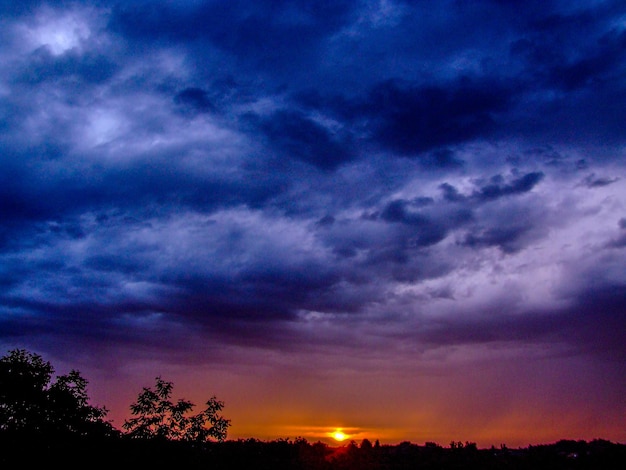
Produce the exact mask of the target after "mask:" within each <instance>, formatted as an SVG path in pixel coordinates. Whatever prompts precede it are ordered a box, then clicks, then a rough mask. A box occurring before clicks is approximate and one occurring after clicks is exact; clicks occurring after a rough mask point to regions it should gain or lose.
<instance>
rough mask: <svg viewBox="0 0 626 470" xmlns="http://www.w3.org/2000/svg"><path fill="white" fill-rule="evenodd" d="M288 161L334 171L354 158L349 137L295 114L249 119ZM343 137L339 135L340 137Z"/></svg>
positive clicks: (285, 113)
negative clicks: (292, 160) (299, 161)
mask: <svg viewBox="0 0 626 470" xmlns="http://www.w3.org/2000/svg"><path fill="white" fill-rule="evenodd" d="M247 120H248V121H250V122H251V123H253V125H255V127H257V128H258V129H259V130H260V131H261V133H262V134H263V135H264V136H265V137H266V139H267V142H268V145H269V146H271V147H274V148H276V149H277V150H278V151H279V152H280V153H281V154H282V155H283V156H284V157H285V158H295V159H298V160H302V161H304V162H307V163H310V164H312V165H313V166H316V167H318V168H319V169H321V170H333V169H335V168H337V167H338V166H339V165H341V164H342V163H344V162H346V161H349V160H350V159H352V158H353V155H354V152H353V149H352V148H351V144H350V138H349V136H344V135H341V133H338V132H334V131H332V130H329V129H327V128H325V127H324V126H322V125H321V124H319V123H317V122H315V121H313V120H312V119H310V118H308V117H307V116H305V115H303V114H302V113H298V112H295V111H278V112H276V113H273V114H272V115H270V116H267V117H265V118H257V117H255V116H249V117H247ZM337 134H339V135H337Z"/></svg>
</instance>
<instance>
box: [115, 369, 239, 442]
mask: <svg viewBox="0 0 626 470" xmlns="http://www.w3.org/2000/svg"><path fill="white" fill-rule="evenodd" d="M172 388H173V383H172V382H167V381H165V380H163V379H162V378H161V377H157V378H156V384H155V387H154V389H153V388H150V387H144V388H143V391H142V392H141V393H140V394H139V396H138V397H137V401H136V402H135V403H133V404H132V405H131V406H130V409H131V413H132V414H133V416H134V417H133V418H131V419H129V420H126V421H125V422H124V425H123V428H124V429H125V430H126V431H127V432H128V435H130V436H131V437H135V438H161V439H168V440H174V441H193V442H206V441H209V440H211V439H215V440H217V441H223V440H224V439H225V438H226V434H227V430H228V427H229V426H230V420H228V419H225V418H224V417H222V416H221V415H220V414H219V412H220V411H221V410H222V408H223V407H224V403H223V402H221V401H219V400H217V398H216V397H215V396H213V397H211V398H209V399H208V400H207V402H206V408H205V409H204V410H203V411H202V412H200V413H198V414H195V415H190V414H189V413H190V412H191V411H192V409H193V407H194V406H195V405H194V404H193V403H192V402H190V401H188V400H184V399H182V398H181V399H179V400H178V401H176V402H173V401H171V400H170V397H171V394H172Z"/></svg>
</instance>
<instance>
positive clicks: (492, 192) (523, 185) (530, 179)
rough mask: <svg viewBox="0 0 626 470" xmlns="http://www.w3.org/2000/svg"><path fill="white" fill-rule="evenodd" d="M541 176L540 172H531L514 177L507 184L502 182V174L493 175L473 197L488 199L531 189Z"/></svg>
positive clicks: (482, 199)
mask: <svg viewBox="0 0 626 470" xmlns="http://www.w3.org/2000/svg"><path fill="white" fill-rule="evenodd" d="M543 177H544V174H543V173H541V172H532V173H527V174H525V175H524V176H521V177H519V178H516V179H514V180H513V181H511V182H510V183H508V184H503V178H502V176H500V175H498V176H494V177H492V178H491V181H490V183H489V184H487V185H486V186H483V187H482V188H480V190H479V191H478V192H475V193H474V194H473V197H474V198H476V199H478V200H481V201H488V200H492V199H497V198H500V197H503V196H511V195H515V194H522V193H525V192H528V191H530V190H532V189H533V188H534V187H535V185H536V184H537V183H539V181H541V180H542V178H543Z"/></svg>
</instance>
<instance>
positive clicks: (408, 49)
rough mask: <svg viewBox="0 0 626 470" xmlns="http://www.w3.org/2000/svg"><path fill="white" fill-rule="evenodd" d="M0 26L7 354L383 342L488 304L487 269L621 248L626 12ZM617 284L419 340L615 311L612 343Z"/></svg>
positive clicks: (331, 8) (58, 12)
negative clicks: (53, 339)
mask: <svg viewBox="0 0 626 470" xmlns="http://www.w3.org/2000/svg"><path fill="white" fill-rule="evenodd" d="M0 9H1V10H0V11H2V13H3V15H2V20H1V21H2V26H3V28H2V32H1V33H0V35H1V36H2V39H3V40H4V41H3V46H1V47H0V60H2V62H3V63H4V64H6V66H5V67H3V68H2V71H0V113H1V119H0V165H1V166H2V168H1V171H0V217H1V219H2V224H1V225H0V264H1V265H2V267H1V268H0V305H1V307H0V308H1V309H2V310H1V311H0V316H1V317H2V320H1V321H2V327H1V328H0V330H1V331H2V333H1V335H2V336H3V337H4V338H7V337H16V336H20V335H25V336H29V335H33V336H37V335H39V334H41V333H44V332H45V333H50V334H59V335H65V336H64V337H70V336H74V337H77V338H78V337H81V336H88V337H89V338H90V339H94V338H99V339H100V340H101V341H106V340H109V339H111V338H115V339H116V340H117V339H119V341H121V342H125V341H127V342H128V343H132V342H133V341H139V342H142V344H147V343H150V342H151V341H153V342H154V344H158V343H159V342H160V341H161V340H160V339H158V338H156V339H155V338H153V339H150V331H151V330H150V328H152V327H153V328H155V331H157V332H162V331H164V330H163V329H166V328H167V327H168V326H171V325H179V326H180V327H181V328H182V330H181V331H186V330H185V329H186V328H195V327H198V329H199V330H201V331H203V332H209V333H210V334H215V335H216V336H215V338H218V339H219V338H220V334H224V335H225V336H224V338H226V339H224V341H234V342H237V343H238V344H245V343H246V342H251V343H255V344H263V345H264V346H270V345H273V346H275V347H281V346H283V344H282V343H281V342H282V341H284V340H285V336H284V335H287V334H288V333H291V334H292V335H294V339H293V340H292V342H293V344H294V346H293V347H294V348H295V347H296V346H298V345H299V344H300V343H299V342H298V339H300V338H299V337H297V334H298V333H297V331H298V328H299V327H301V326H302V325H308V323H307V321H311V322H312V324H313V325H315V321H314V320H304V319H308V318H314V319H315V318H318V317H321V318H324V319H328V320H323V321H328V322H331V323H332V322H333V321H335V319H337V318H342V319H343V318H349V319H350V321H354V322H355V323H359V322H363V323H368V324H369V323H371V325H372V328H374V329H376V328H379V327H381V328H382V329H384V327H387V326H389V325H395V323H394V322H399V321H401V320H398V318H402V316H401V315H397V314H396V313H397V312H398V311H405V310H411V309H415V311H416V312H417V313H416V317H417V318H424V317H421V316H420V315H419V313H420V312H421V310H427V309H429V308H430V302H434V301H435V300H434V299H439V300H441V299H446V300H448V301H454V299H457V298H462V297H463V295H467V296H469V297H472V296H475V298H479V297H480V296H481V295H484V296H485V297H488V296H489V295H491V293H489V292H487V293H484V292H483V291H487V290H488V289H489V288H490V287H489V286H491V284H490V282H486V281H485V279H487V278H489V276H492V275H493V273H492V271H498V273H500V272H504V274H502V276H503V277H506V275H508V276H510V277H511V278H513V279H514V281H511V282H512V283H514V282H516V281H515V279H517V278H516V276H517V271H516V270H518V269H522V268H520V267H519V266H531V267H530V268H528V269H529V272H530V274H529V276H530V277H532V276H533V275H534V273H535V271H533V269H535V270H536V272H543V270H544V269H545V266H543V265H542V262H543V261H542V260H541V259H539V260H538V259H536V258H534V257H533V253H534V252H535V251H539V250H545V251H546V252H549V253H551V256H554V258H555V259H554V260H553V262H551V264H550V265H551V266H552V265H562V264H564V263H565V261H564V260H563V259H562V258H561V256H562V257H565V258H567V260H569V259H570V258H568V257H571V259H572V261H571V263H572V265H574V266H577V265H578V264H584V263H589V264H590V265H592V267H596V268H597V271H602V269H601V268H602V267H604V266H606V264H607V263H608V261H607V260H606V259H604V258H603V257H602V256H601V255H600V254H598V253H588V252H587V251H586V250H587V247H588V246H594V247H601V248H602V250H605V251H607V252H609V251H610V252H611V253H612V254H613V256H614V257H615V258H616V259H621V258H620V257H623V256H624V255H623V246H624V242H623V240H624V236H623V233H622V232H623V228H624V224H623V223H622V222H620V224H621V225H620V226H619V227H618V228H617V229H616V227H615V223H614V220H619V219H620V217H623V215H622V213H621V212H620V213H619V214H618V215H614V212H615V211H617V210H618V209H616V207H617V205H615V206H612V205H611V204H614V202H612V201H615V200H616V199H619V191H621V188H623V186H621V185H623V179H622V178H621V176H620V175H621V173H620V172H621V171H622V167H623V163H622V160H623V150H620V149H621V147H620V145H622V144H623V143H624V138H625V135H624V131H623V109H622V108H623V102H624V100H623V99H622V98H624V97H626V88H625V85H624V83H626V82H624V80H623V78H624V76H625V75H624V74H625V72H626V69H625V68H624V67H625V66H624V64H625V63H626V60H624V59H625V57H624V50H625V48H624V46H625V45H626V42H625V38H626V31H625V29H624V24H623V17H624V16H623V15H624V9H623V6H620V3H619V2H600V3H597V2H581V3H579V4H577V5H571V6H563V5H560V4H558V3H554V2H527V3H524V7H521V6H520V5H519V4H518V3H515V2H511V3H508V2H491V1H485V2H454V1H453V2H441V3H438V2H433V3H432V4H425V3H415V2H393V1H390V2H374V1H371V2H336V1H335V2H318V1H298V2H285V3H281V2H269V1H261V2H248V1H235V2H106V1H99V2H79V1H77V2H1V3H0ZM581 181H582V183H581ZM591 193H593V194H591ZM585 204H588V206H586V205H585ZM607 212H608V213H609V214H611V215H614V216H613V218H612V220H613V222H612V224H613V225H611V226H610V227H608V226H606V227H605V226H604V225H603V224H604V220H608V218H609V216H608V215H607V216H606V219H604V218H601V217H600V216H598V220H596V219H594V218H593V217H594V215H593V214H604V213H607ZM578 218H581V220H587V218H589V220H590V223H592V224H593V223H597V224H599V225H598V226H597V227H596V229H597V233H595V232H593V233H587V232H585V230H586V229H584V228H582V227H581V226H582V225H583V224H582V223H581V224H580V225H578V224H577V222H576V221H577V219H578ZM570 230H571V232H572V233H573V235H569V234H568V231H570ZM616 230H617V232H616ZM579 232H580V233H579ZM551 237H554V239H555V240H556V241H554V240H553V239H552V238H551ZM587 239H589V240H590V241H587ZM580 240H585V241H584V242H581V241H580ZM572 245H574V246H576V247H577V251H580V252H582V253H584V255H585V256H582V255H581V258H580V259H579V258H576V255H574V254H571V252H573V251H574V250H571V252H570V251H568V247H570V246H572ZM490 248H496V250H490ZM494 252H495V253H496V254H494ZM525 257H528V261H526V259H525ZM511 260H514V261H511ZM507 263H511V265H508V264H507ZM565 264H566V263H565ZM592 267H586V268H585V269H588V272H596V271H593V269H592ZM615 271H616V272H617V269H615ZM610 272H613V270H611V271H610ZM459 273H462V274H459ZM615 276H616V277H617V278H618V279H613V278H608V277H607V278H606V279H605V278H602V279H600V280H599V281H598V283H599V285H598V286H597V290H594V291H593V292H591V291H590V290H588V289H586V288H585V287H584V286H583V283H574V285H575V288H576V289H577V290H576V292H574V293H571V294H570V295H569V298H573V299H575V300H576V305H575V306H572V307H571V308H570V309H566V310H563V311H559V312H560V313H559V314H558V315H556V316H554V317H553V316H549V315H548V314H546V315H548V316H544V313H546V312H548V313H550V312H553V310H550V309H549V308H547V307H546V308H544V309H541V308H538V309H537V310H532V311H531V310H525V311H524V312H525V313H524V315H521V316H519V317H516V318H514V319H513V318H511V317H510V316H507V315H504V316H495V315H494V316H480V315H478V314H477V313H476V312H477V310H472V309H471V308H469V307H468V309H467V316H465V317H463V320H462V321H461V320H459V321H458V322H456V321H452V320H451V321H450V322H449V323H445V324H440V326H441V329H440V330H438V329H437V328H435V329H434V330H433V331H436V333H433V334H432V335H431V336H428V335H426V336H423V337H419V338H418V340H424V341H428V342H430V344H431V345H434V346H433V347H436V346H437V345H444V346H447V345H450V344H460V343H471V344H474V343H483V342H485V343H489V342H492V341H495V340H498V339H499V340H502V341H524V340H526V339H528V340H529V341H532V340H534V339H539V340H543V339H544V338H548V337H549V336H550V333H549V332H553V333H554V334H555V335H563V334H564V333H563V332H564V331H568V332H569V333H571V334H572V335H573V336H572V337H575V336H576V335H575V334H574V333H573V331H575V329H572V328H569V327H568V328H564V327H562V323H561V321H563V322H565V321H566V319H569V318H570V316H571V317H572V318H574V317H575V308H576V307H579V308H580V309H581V311H583V314H581V315H583V316H584V318H585V320H584V321H583V320H576V321H575V322H574V323H573V324H574V325H583V324H587V323H586V322H591V318H592V317H593V315H592V314H591V313H589V312H591V311H592V307H593V305H592V302H591V303H590V302H589V301H588V300H589V299H596V298H600V297H601V300H602V302H603V303H602V302H601V303H602V305H605V306H606V308H605V309H604V310H603V311H606V312H610V315H609V314H608V313H607V314H606V316H604V317H603V316H602V315H604V314H598V315H600V316H599V317H598V318H604V320H605V321H606V322H607V324H610V325H613V326H616V323H619V320H616V318H617V316H616V315H617V314H616V312H617V311H618V307H619V306H620V305H621V304H619V299H618V294H617V292H618V291H617V290H616V289H614V286H616V285H618V286H619V285H620V284H619V275H618V274H615ZM467 278H471V279H473V280H475V281H472V282H470V281H467ZM464 282H465V283H466V284H464ZM555 282H558V281H555ZM429 283H432V284H437V283H441V285H437V286H435V287H430V286H428V288H426V287H424V286H425V285H427V284H429ZM493 283H496V281H493ZM461 286H463V287H461ZM422 288H423V289H425V290H426V291H427V293H439V294H436V295H435V294H433V295H430V294H428V295H426V294H424V293H423V292H418V293H415V292H413V291H415V290H419V289H422ZM503 289H506V288H503ZM603 289H604V290H603ZM462 292H466V293H471V294H462ZM533 292H534V290H532V289H530V290H529V293H528V296H529V297H531V298H534V297H533V295H535V294H534V293H533ZM542 292H543V291H542ZM594 292H596V293H597V292H599V293H598V294H594ZM493 295H495V294H493ZM537 295H538V296H539V294H537ZM541 295H544V294H543V293H542V294H541ZM545 295H546V296H549V294H545ZM550 295H556V294H550ZM594 295H595V297H594ZM473 298H474V297H472V299H473ZM415 299H417V300H415ZM472 299H470V300H472ZM541 300H542V299H539V300H537V303H541ZM485 302H486V301H485ZM479 303H480V302H479ZM411 311H412V310H411ZM537 312H538V313H537ZM563 312H565V313H563ZM576 318H579V317H576ZM424 322H425V323H424V330H420V331H431V330H429V329H428V327H430V326H432V324H429V323H428V322H427V321H426V320H424ZM359 324H361V323H359ZM337 325H339V326H341V325H343V324H342V323H341V322H338V323H337ZM509 325H513V326H514V327H515V328H514V329H513V330H510V329H509ZM339 326H338V327H339ZM159 328H161V329H159ZM312 329H313V330H314V329H315V327H313V328H312ZM173 331H174V333H172V336H175V334H178V333H177V332H179V330H176V329H174V330H173ZM511 331H513V332H511ZM544 331H545V332H546V333H544ZM596 331H597V332H598V337H599V339H598V342H597V343H594V344H600V341H601V338H602V337H606V338H608V340H609V342H614V341H615V333H614V332H612V330H610V329H609V328H600V329H597V330H596ZM207 334H208V333H207ZM135 335H137V336H135ZM156 336H158V335H157V334H156V333H155V337H156ZM418 336H419V335H418ZM583 336H584V335H583ZM307 339H308V340H310V341H312V342H314V341H315V340H316V337H315V334H314V333H310V336H308V337H307ZM583 339H584V341H586V342H587V343H589V345H590V346H589V349H593V348H592V347H591V343H592V341H591V339H590V338H588V337H586V336H585V338H583ZM169 341H171V343H172V344H174V343H175V342H176V340H175V338H170V339H169ZM302 341H304V339H303V340H302ZM407 341H415V338H414V337H411V338H410V339H407Z"/></svg>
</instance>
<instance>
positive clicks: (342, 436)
mask: <svg viewBox="0 0 626 470" xmlns="http://www.w3.org/2000/svg"><path fill="white" fill-rule="evenodd" d="M347 437H348V436H346V435H345V434H344V433H343V432H341V431H340V430H339V429H337V430H336V431H335V432H334V433H333V439H335V440H336V441H339V442H341V441H345V440H346V439H347Z"/></svg>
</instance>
